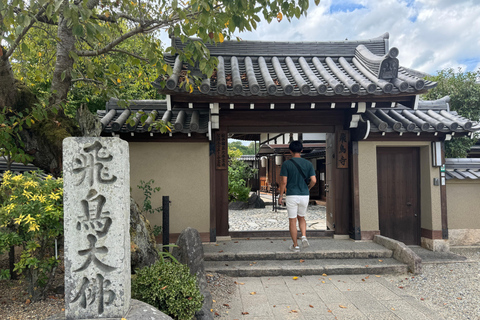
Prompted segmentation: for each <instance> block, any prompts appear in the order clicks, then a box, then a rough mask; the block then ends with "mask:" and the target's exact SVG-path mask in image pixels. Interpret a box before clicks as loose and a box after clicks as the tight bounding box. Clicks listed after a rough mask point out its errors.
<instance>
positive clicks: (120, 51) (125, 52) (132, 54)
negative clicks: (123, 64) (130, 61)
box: [110, 49, 148, 62]
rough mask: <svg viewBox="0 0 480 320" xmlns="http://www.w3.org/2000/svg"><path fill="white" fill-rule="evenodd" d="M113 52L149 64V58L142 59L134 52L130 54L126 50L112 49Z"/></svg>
mask: <svg viewBox="0 0 480 320" xmlns="http://www.w3.org/2000/svg"><path fill="white" fill-rule="evenodd" d="M110 51H111V52H119V53H124V54H128V55H129V56H132V57H134V58H137V59H139V60H142V61H145V62H148V59H147V58H144V57H141V56H139V55H137V54H135V53H133V52H128V51H126V50H122V49H112V50H110Z"/></svg>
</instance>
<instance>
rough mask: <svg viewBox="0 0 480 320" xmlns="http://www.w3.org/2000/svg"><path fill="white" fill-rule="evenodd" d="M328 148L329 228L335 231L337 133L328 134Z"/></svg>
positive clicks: (327, 196) (326, 156) (326, 177)
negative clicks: (334, 174)
mask: <svg viewBox="0 0 480 320" xmlns="http://www.w3.org/2000/svg"><path fill="white" fill-rule="evenodd" d="M326 143H327V146H326V148H325V151H326V152H325V171H326V172H325V195H326V201H327V205H326V209H327V228H328V229H330V230H335V219H334V218H335V217H334V212H335V201H334V199H335V197H334V188H333V183H334V181H333V166H334V165H335V162H334V160H335V159H334V158H333V156H334V155H335V133H327V141H326Z"/></svg>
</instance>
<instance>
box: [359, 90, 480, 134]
mask: <svg viewBox="0 0 480 320" xmlns="http://www.w3.org/2000/svg"><path fill="white" fill-rule="evenodd" d="M449 101H450V98H449V97H448V96H447V97H444V98H442V99H439V100H435V101H421V100H420V101H419V102H418V108H416V109H411V108H407V107H405V106H402V105H401V104H397V105H395V106H394V108H368V109H366V110H365V112H364V113H362V114H361V119H360V121H361V122H362V123H363V124H364V126H366V127H368V130H367V134H368V132H380V133H392V132H393V133H398V134H403V133H407V132H413V133H417V134H420V133H423V132H425V133H448V134H455V133H456V132H458V133H467V134H470V133H471V132H474V131H478V130H480V123H478V122H473V121H471V120H469V119H467V118H464V117H462V116H460V115H458V113H457V112H455V111H449V107H448V102H449Z"/></svg>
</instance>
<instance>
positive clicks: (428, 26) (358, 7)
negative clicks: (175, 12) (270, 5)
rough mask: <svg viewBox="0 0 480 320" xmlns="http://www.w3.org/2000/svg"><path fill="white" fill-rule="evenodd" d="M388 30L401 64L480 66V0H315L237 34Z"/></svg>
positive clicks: (297, 36)
mask: <svg viewBox="0 0 480 320" xmlns="http://www.w3.org/2000/svg"><path fill="white" fill-rule="evenodd" d="M385 32H388V33H389V34H390V40H389V44H390V47H397V48H398V49H399V51H400V54H399V56H398V59H399V61H400V65H401V66H405V67H409V68H412V69H415V70H419V71H422V72H426V73H429V74H432V75H434V74H436V73H437V71H438V70H441V69H444V68H450V67H451V68H454V69H455V70H457V69H458V68H462V70H463V71H476V70H478V69H479V68H480V0H321V1H320V5H319V6H315V5H314V2H313V0H310V7H309V9H308V13H307V17H304V16H302V17H301V18H300V19H298V20H297V19H294V20H292V21H291V22H288V20H287V19H284V20H283V21H281V22H280V23H278V22H277V21H274V22H271V23H270V24H268V23H266V22H264V21H262V22H261V23H259V24H258V27H257V30H255V31H253V32H248V33H238V34H236V35H237V36H239V37H240V38H241V39H243V40H264V41H341V40H345V39H348V40H364V39H371V38H375V37H378V36H380V35H382V34H383V33H385Z"/></svg>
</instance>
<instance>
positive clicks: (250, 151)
mask: <svg viewBox="0 0 480 320" xmlns="http://www.w3.org/2000/svg"><path fill="white" fill-rule="evenodd" d="M255 144H256V146H257V148H256V149H255ZM228 148H231V149H238V150H240V152H241V153H242V155H255V153H256V152H258V143H256V142H253V141H252V142H250V144H249V145H248V146H245V145H243V144H242V142H241V141H238V140H235V141H232V142H229V143H228ZM255 150H256V152H255Z"/></svg>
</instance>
